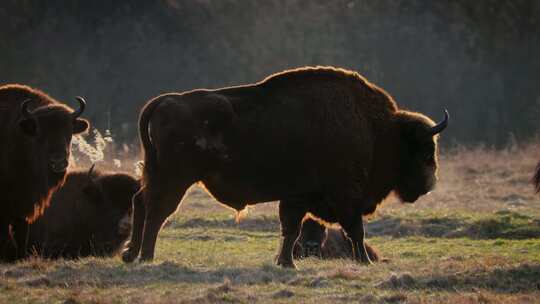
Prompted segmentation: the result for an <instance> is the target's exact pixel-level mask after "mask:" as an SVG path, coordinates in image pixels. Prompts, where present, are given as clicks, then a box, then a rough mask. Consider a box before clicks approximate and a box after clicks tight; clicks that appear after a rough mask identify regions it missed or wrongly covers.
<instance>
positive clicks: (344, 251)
mask: <svg viewBox="0 0 540 304" xmlns="http://www.w3.org/2000/svg"><path fill="white" fill-rule="evenodd" d="M366 250H367V254H368V256H369V259H370V260H371V261H373V262H378V261H380V260H381V257H380V255H379V253H378V252H377V250H375V248H373V247H372V246H370V245H369V244H368V243H366ZM310 256H315V257H320V258H322V259H338V258H351V257H352V256H353V247H352V243H351V240H350V239H349V238H348V237H347V235H346V233H345V231H343V229H341V228H337V227H325V226H324V225H323V224H320V223H318V222H317V221H315V220H313V219H310V218H307V219H306V220H304V222H303V224H302V230H301V232H300V236H299V237H298V240H297V241H296V244H295V246H294V258H296V259H300V258H305V257H310Z"/></svg>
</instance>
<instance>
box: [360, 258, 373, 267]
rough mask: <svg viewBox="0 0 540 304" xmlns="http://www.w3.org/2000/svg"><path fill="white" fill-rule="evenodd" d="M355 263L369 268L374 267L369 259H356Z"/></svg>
mask: <svg viewBox="0 0 540 304" xmlns="http://www.w3.org/2000/svg"><path fill="white" fill-rule="evenodd" d="M357 261H358V262H359V263H360V264H362V265H365V266H371V265H374V264H373V262H372V261H371V260H370V259H357Z"/></svg>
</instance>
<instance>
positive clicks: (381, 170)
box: [363, 130, 400, 215]
mask: <svg viewBox="0 0 540 304" xmlns="http://www.w3.org/2000/svg"><path fill="white" fill-rule="evenodd" d="M392 133H393V131H392V130H387V132H385V133H384V134H382V136H379V137H378V139H377V140H376V144H375V147H374V159H373V166H372V169H371V173H370V179H369V187H368V188H367V189H368V193H367V195H366V196H367V197H369V199H368V201H369V202H370V203H371V204H370V206H369V208H366V210H365V211H364V213H363V214H365V215H366V214H371V213H373V212H374V211H375V209H376V208H377V205H378V204H380V203H381V202H382V201H383V200H384V199H385V198H386V197H387V196H388V195H389V194H390V192H392V191H393V190H394V189H395V187H396V184H397V181H398V177H399V159H400V158H399V153H400V152H399V150H400V149H399V144H398V142H399V139H398V138H397V137H396V136H393V134H392Z"/></svg>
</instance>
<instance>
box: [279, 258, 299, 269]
mask: <svg viewBox="0 0 540 304" xmlns="http://www.w3.org/2000/svg"><path fill="white" fill-rule="evenodd" d="M277 265H278V266H281V267H283V268H291V269H296V265H294V262H293V261H280V260H278V261H277Z"/></svg>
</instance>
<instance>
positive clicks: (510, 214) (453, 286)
mask: <svg viewBox="0 0 540 304" xmlns="http://www.w3.org/2000/svg"><path fill="white" fill-rule="evenodd" d="M538 152H540V149H539V147H538V146H537V145H530V146H527V147H525V148H520V149H509V150H506V151H503V152H494V151H489V150H485V149H476V150H455V151H447V152H446V153H445V154H444V156H443V157H442V159H441V171H440V182H439V186H438V188H437V190H436V191H434V192H433V193H432V194H431V195H429V196H427V197H423V198H421V199H420V200H419V201H418V202H417V203H416V204H414V205H402V204H400V203H398V202H396V200H395V199H394V198H389V199H388V200H387V202H385V203H384V204H383V205H382V206H381V207H380V208H379V210H378V211H377V212H376V214H374V215H373V216H371V217H370V219H369V225H368V234H369V235H368V239H369V242H370V243H371V244H372V245H374V246H375V247H377V248H378V249H379V251H380V252H381V253H382V254H383V256H384V257H385V258H388V259H389V261H388V262H385V263H379V264H376V265H375V266H371V267H366V266H361V265H358V264H356V263H354V262H353V261H350V260H328V261H320V260H317V259H306V260H302V261H299V262H297V266H298V270H284V269H280V268H278V267H276V266H274V256H275V254H276V251H277V248H278V245H279V221H278V218H277V208H276V207H277V206H276V204H275V203H268V204H261V205H258V206H256V207H254V208H252V209H251V210H250V212H249V215H248V216H247V217H246V218H245V219H243V220H242V221H241V223H240V224H236V223H235V215H234V214H233V212H231V211H230V210H229V209H226V208H224V207H222V206H221V205H219V204H217V203H216V202H215V201H213V200H212V199H211V198H210V197H208V196H207V195H206V194H205V193H204V192H203V191H202V190H200V189H197V188H194V189H192V191H191V192H190V194H189V196H188V197H187V198H186V199H185V201H184V203H183V204H182V206H181V207H180V210H179V212H177V213H176V214H175V215H174V216H173V217H172V218H171V219H170V221H169V222H168V223H167V225H166V227H165V228H164V230H162V232H161V233H160V235H159V239H158V248H157V252H156V260H155V261H154V262H153V263H147V264H138V263H135V264H132V265H126V264H123V263H122V262H121V260H120V259H119V258H111V259H93V258H90V259H83V260H80V261H53V262H51V261H45V260H41V259H39V258H33V259H29V260H27V261H23V262H21V263H18V264H15V265H0V302H1V303H25V302H31V303H34V302H38V303H39V302H46V303H49V302H57V303H79V302H90V303H223V302H226V303H227V302H231V303H236V302H240V303H269V302H271V303H274V302H275V303H300V302H302V303H327V302H332V303H351V302H359V303H538V302H540V197H538V196H535V194H534V192H533V188H532V186H531V185H530V183H529V180H530V177H531V175H532V172H533V169H534V166H535V163H536V161H537V158H538V157H539V155H540V153H538Z"/></svg>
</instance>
